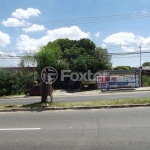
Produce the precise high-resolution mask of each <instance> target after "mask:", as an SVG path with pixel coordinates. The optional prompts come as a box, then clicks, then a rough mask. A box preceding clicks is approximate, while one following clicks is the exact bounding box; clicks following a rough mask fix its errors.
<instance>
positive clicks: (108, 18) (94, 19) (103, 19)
mask: <svg viewBox="0 0 150 150" xmlns="http://www.w3.org/2000/svg"><path fill="white" fill-rule="evenodd" d="M145 17H150V13H146V14H142V13H134V14H122V15H111V16H100V17H89V18H77V19H64V20H51V21H34V22H33V23H37V24H39V23H40V24H41V23H44V24H48V25H46V26H45V27H50V26H62V25H72V24H90V23H99V22H110V21H120V20H129V19H138V18H145ZM66 22H67V23H66ZM49 24H50V25H49ZM17 25H19V24H16V23H14V24H12V26H13V27H7V28H6V29H12V28H18V27H16V26H17ZM0 26H3V25H0ZM20 27H21V26H20Z"/></svg>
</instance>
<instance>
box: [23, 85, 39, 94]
mask: <svg viewBox="0 0 150 150" xmlns="http://www.w3.org/2000/svg"><path fill="white" fill-rule="evenodd" d="M25 95H27V96H30V95H41V93H40V86H34V87H33V88H31V89H28V90H26V91H25Z"/></svg>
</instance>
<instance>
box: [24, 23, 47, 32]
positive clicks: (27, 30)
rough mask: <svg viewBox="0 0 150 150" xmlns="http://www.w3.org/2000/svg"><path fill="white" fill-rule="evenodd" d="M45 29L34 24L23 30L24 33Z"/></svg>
mask: <svg viewBox="0 0 150 150" xmlns="http://www.w3.org/2000/svg"><path fill="white" fill-rule="evenodd" d="M43 30H45V27H44V26H43V25H38V24H33V25H32V26H30V27H29V28H23V31H24V32H35V31H43Z"/></svg>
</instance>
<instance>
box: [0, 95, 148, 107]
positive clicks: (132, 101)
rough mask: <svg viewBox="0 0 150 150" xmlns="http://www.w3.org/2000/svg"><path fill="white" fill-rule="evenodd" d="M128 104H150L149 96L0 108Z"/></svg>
mask: <svg viewBox="0 0 150 150" xmlns="http://www.w3.org/2000/svg"><path fill="white" fill-rule="evenodd" d="M124 104H126V105H128V104H150V98H132V99H131V98H130V99H129V98H128V99H121V100H95V101H91V102H53V103H48V104H42V103H33V104H28V105H0V109H12V108H25V109H32V108H35V109H36V108H40V107H43V106H44V107H47V108H55V107H68V108H70V107H77V106H91V107H93V106H105V105H124Z"/></svg>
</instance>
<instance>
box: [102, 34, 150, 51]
mask: <svg viewBox="0 0 150 150" xmlns="http://www.w3.org/2000/svg"><path fill="white" fill-rule="evenodd" d="M103 42H105V43H106V44H113V45H117V46H121V49H123V50H124V51H127V52H134V51H139V46H140V45H142V50H149V47H150V37H148V38H144V37H142V36H139V35H137V36H136V35H134V34H133V33H131V32H119V33H116V34H112V35H110V36H108V37H106V39H104V40H103Z"/></svg>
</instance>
